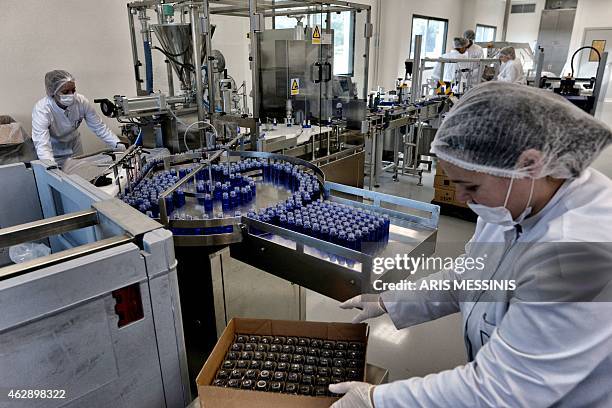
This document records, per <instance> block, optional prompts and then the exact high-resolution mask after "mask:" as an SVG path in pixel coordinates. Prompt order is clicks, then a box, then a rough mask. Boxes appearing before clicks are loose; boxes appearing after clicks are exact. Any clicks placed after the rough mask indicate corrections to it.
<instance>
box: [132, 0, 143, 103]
mask: <svg viewBox="0 0 612 408" xmlns="http://www.w3.org/2000/svg"><path fill="white" fill-rule="evenodd" d="M127 12H128V24H129V27H130V42H131V46H132V62H133V66H134V82H136V95H139V96H140V95H146V92H145V91H144V90H143V89H142V80H141V79H140V61H138V47H137V46H136V31H135V28H134V14H132V8H131V7H130V5H129V4H128V7H127Z"/></svg>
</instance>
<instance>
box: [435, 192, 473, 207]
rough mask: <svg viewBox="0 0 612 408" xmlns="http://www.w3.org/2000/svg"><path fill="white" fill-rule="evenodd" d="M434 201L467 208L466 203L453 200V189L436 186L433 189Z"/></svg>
mask: <svg viewBox="0 0 612 408" xmlns="http://www.w3.org/2000/svg"><path fill="white" fill-rule="evenodd" d="M434 201H437V202H439V203H445V204H451V205H455V206H457V207H463V208H469V207H468V206H467V204H465V203H462V202H459V201H456V200H455V190H449V189H443V188H436V189H435V190H434Z"/></svg>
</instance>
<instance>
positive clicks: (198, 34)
mask: <svg viewBox="0 0 612 408" xmlns="http://www.w3.org/2000/svg"><path fill="white" fill-rule="evenodd" d="M198 13H199V9H198V7H197V6H195V5H191V6H190V7H189V19H190V22H191V39H192V42H193V65H194V67H195V78H196V95H195V99H196V105H197V108H198V121H204V119H206V111H205V110H204V87H203V84H202V67H201V65H202V27H201V25H200V21H199V19H198ZM209 76H210V73H209ZM198 129H199V133H200V139H201V138H202V136H203V132H204V129H203V128H202V127H201V126H200V125H199V124H198Z"/></svg>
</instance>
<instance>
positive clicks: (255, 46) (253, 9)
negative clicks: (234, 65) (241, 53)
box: [245, 0, 261, 138]
mask: <svg viewBox="0 0 612 408" xmlns="http://www.w3.org/2000/svg"><path fill="white" fill-rule="evenodd" d="M249 17H250V18H249V20H250V35H249V36H250V39H251V55H250V56H249V60H250V61H251V74H252V77H253V84H252V87H253V90H252V91H253V118H255V119H259V115H260V112H259V110H260V102H259V99H260V98H261V95H260V92H259V43H258V38H257V37H258V35H257V34H258V31H257V30H256V29H257V28H258V27H256V24H255V19H256V18H257V19H258V18H259V15H258V14H257V0H249ZM245 92H246V89H245ZM254 136H255V138H257V136H258V135H254ZM251 137H253V135H252V136H251Z"/></svg>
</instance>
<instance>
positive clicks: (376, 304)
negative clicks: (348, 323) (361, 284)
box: [340, 295, 387, 323]
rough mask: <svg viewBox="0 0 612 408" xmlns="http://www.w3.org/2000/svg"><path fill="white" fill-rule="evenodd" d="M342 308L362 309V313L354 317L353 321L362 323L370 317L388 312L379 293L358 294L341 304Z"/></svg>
mask: <svg viewBox="0 0 612 408" xmlns="http://www.w3.org/2000/svg"><path fill="white" fill-rule="evenodd" d="M340 308H341V309H355V308H357V309H361V313H359V314H358V315H357V316H355V317H354V318H353V323H362V322H364V321H366V320H368V319H372V318H374V317H378V316H382V315H384V314H385V313H387V310H386V309H385V305H384V304H383V303H382V301H381V300H380V296H377V295H358V296H355V297H354V298H352V299H349V300H347V301H346V302H344V303H342V304H341V305H340Z"/></svg>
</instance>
